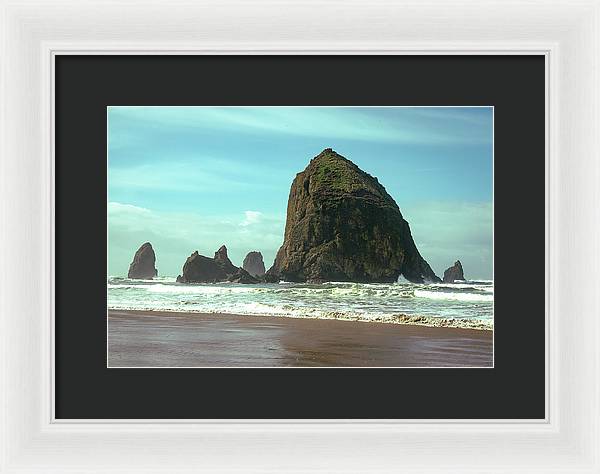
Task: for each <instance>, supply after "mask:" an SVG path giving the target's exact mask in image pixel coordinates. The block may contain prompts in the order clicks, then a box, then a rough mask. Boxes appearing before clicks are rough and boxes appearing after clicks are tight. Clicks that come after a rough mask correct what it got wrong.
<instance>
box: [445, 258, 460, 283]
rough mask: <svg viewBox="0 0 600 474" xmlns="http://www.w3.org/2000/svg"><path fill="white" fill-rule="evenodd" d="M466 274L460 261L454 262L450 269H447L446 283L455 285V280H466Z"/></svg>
mask: <svg viewBox="0 0 600 474" xmlns="http://www.w3.org/2000/svg"><path fill="white" fill-rule="evenodd" d="M464 279H465V274H464V273H463V267H462V264H461V263H460V260H457V261H456V262H454V265H452V266H451V267H450V268H447V269H446V271H445V272H444V283H454V280H464Z"/></svg>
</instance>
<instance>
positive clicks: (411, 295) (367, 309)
mask: <svg viewBox="0 0 600 474" xmlns="http://www.w3.org/2000/svg"><path fill="white" fill-rule="evenodd" d="M107 286H108V308H109V309H117V310H118V309H121V310H123V309H129V310H144V311H177V312H189V313H229V314H240V315H258V316H278V317H293V318H317V319H340V320H351V321H365V322H384V323H395V324H417V325H424V326H444V327H463V328H474V329H493V326H494V285H493V282H492V281H490V280H468V281H463V282H460V283H454V284H443V283H429V284H415V283H410V282H407V281H399V282H397V283H391V284H383V283H368V284H364V283H346V282H331V283H323V284H305V283H285V282H281V283H279V284H277V283H273V284H260V285H241V284H234V283H219V284H179V283H176V282H175V277H157V278H155V279H154V280H150V281H148V280H130V279H127V278H122V277H109V279H108V285H107Z"/></svg>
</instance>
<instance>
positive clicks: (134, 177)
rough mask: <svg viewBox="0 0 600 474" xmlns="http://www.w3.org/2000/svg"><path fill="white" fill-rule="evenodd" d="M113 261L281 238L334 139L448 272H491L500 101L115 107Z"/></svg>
mask: <svg viewBox="0 0 600 474" xmlns="http://www.w3.org/2000/svg"><path fill="white" fill-rule="evenodd" d="M107 113H108V238H109V245H108V272H109V275H114V276H124V275H126V274H127V269H128V267H129V264H130V263H131V261H132V258H133V255H134V253H135V251H136V250H137V249H138V248H139V246H140V245H141V244H143V243H144V242H146V241H149V242H151V243H152V246H153V247H154V250H155V252H156V259H157V261H156V266H157V268H158V272H159V275H163V276H176V275H178V274H180V273H181V268H182V266H183V263H184V262H185V259H186V258H187V257H188V256H189V255H190V254H191V253H192V252H194V251H195V250H198V252H199V253H200V254H202V255H207V256H211V257H212V256H213V254H214V252H215V251H216V250H217V249H218V248H219V247H220V246H221V245H223V244H225V245H226V246H227V248H228V251H229V257H230V259H231V260H232V262H233V263H234V264H235V265H238V266H241V264H242V261H243V259H244V256H245V255H246V254H247V253H248V252H249V251H251V250H258V251H260V252H262V254H263V256H264V261H265V266H266V267H267V268H269V267H270V266H271V265H272V263H273V260H274V258H275V254H276V252H277V250H278V249H279V247H280V246H281V244H282V243H283V232H284V228H285V218H286V206H287V200H288V195H289V191H290V186H291V183H292V180H293V179H294V177H295V175H296V174H297V173H299V172H300V171H302V170H303V169H304V168H306V166H307V165H308V162H309V161H310V160H311V159H312V158H313V157H314V156H316V155H318V154H319V153H320V152H321V151H322V150H323V149H325V148H333V149H334V150H335V151H336V152H338V153H339V154H341V155H343V156H345V157H346V158H348V159H349V160H351V161H353V162H354V163H355V164H356V165H358V166H359V167H360V168H361V169H363V170H364V171H366V172H367V173H369V174H371V175H373V176H376V177H377V178H378V179H379V182H380V183H381V184H383V186H385V188H386V190H387V191H388V193H389V194H390V195H391V196H392V197H393V198H394V199H395V201H396V202H397V203H398V206H399V207H400V210H401V212H402V215H403V216H404V218H405V219H406V220H407V221H408V223H409V224H410V228H411V231H412V235H413V238H414V240H415V243H416V245H417V248H418V249H419V251H420V253H421V255H422V256H423V257H424V258H425V260H427V261H428V262H429V264H430V265H431V267H432V268H433V270H434V272H435V273H436V274H437V275H438V276H440V277H441V276H442V275H443V272H444V270H445V269H446V268H448V267H449V266H451V265H452V264H453V263H454V261H456V260H457V259H459V260H460V261H461V262H462V264H463V268H464V271H465V277H466V278H468V279H491V278H492V274H493V205H492V203H493V182H492V181H493V108H491V107H125V106H111V107H108V112H107Z"/></svg>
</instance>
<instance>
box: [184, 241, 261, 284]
mask: <svg viewBox="0 0 600 474" xmlns="http://www.w3.org/2000/svg"><path fill="white" fill-rule="evenodd" d="M177 281H178V282H179V283H219V282H225V281H230V282H234V283H258V280H257V279H256V278H254V277H253V276H251V275H250V274H249V273H248V272H247V271H246V270H244V269H242V268H238V267H236V266H235V265H234V264H233V263H231V260H229V257H228V256H227V247H225V246H224V245H223V246H221V248H220V249H219V250H217V251H216V252H215V256H214V258H209V257H205V256H204V255H200V254H199V253H198V251H196V252H194V253H193V254H192V255H190V256H189V257H188V258H187V260H186V261H185V263H184V265H183V271H182V274H181V275H179V276H177Z"/></svg>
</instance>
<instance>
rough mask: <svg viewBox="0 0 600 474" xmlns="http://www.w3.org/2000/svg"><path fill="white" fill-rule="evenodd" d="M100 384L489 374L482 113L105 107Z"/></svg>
mask: <svg viewBox="0 0 600 474" xmlns="http://www.w3.org/2000/svg"><path fill="white" fill-rule="evenodd" d="M106 109H107V110H106V113H107V173H108V180H107V242H108V243H107V256H108V258H107V262H108V263H107V266H108V268H107V324H106V326H107V336H106V337H107V345H106V347H107V367H108V368H175V367H189V368H222V369H228V368H274V369H275V368H311V369H319V368H364V369H368V368H469V367H481V368H493V367H494V107H493V106H422V107H421V106H294V105H292V106H259V105H257V106H222V107H219V106H121V105H118V106H108V107H107V108H106Z"/></svg>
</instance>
